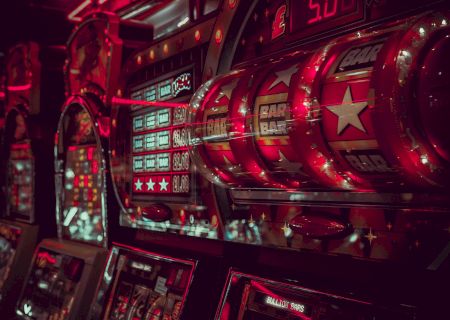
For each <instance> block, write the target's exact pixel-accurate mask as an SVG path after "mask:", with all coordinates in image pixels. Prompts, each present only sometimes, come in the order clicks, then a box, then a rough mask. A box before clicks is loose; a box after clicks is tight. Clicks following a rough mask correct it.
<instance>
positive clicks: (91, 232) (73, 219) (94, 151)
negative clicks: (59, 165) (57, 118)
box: [62, 145, 104, 244]
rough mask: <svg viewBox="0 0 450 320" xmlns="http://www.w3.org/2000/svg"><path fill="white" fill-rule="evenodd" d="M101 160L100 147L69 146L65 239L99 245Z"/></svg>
mask: <svg viewBox="0 0 450 320" xmlns="http://www.w3.org/2000/svg"><path fill="white" fill-rule="evenodd" d="M100 165H101V157H100V153H99V151H98V148H97V145H77V146H69V148H68V150H67V155H66V167H65V171H64V206H63V217H62V228H63V234H64V236H65V237H67V238H69V239H72V240H82V241H87V242H92V243H94V244H100V243H101V242H102V241H103V239H104V235H103V234H104V226H103V223H104V221H103V218H102V203H101V193H102V192H103V190H102V175H101V174H100V172H99V171H100V169H99V167H100Z"/></svg>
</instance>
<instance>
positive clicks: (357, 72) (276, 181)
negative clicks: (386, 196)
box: [189, 12, 450, 192]
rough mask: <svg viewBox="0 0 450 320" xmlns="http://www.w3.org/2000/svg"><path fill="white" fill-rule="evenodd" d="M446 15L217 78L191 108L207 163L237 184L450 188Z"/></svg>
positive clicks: (221, 178)
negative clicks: (447, 124) (446, 121)
mask: <svg viewBox="0 0 450 320" xmlns="http://www.w3.org/2000/svg"><path fill="white" fill-rule="evenodd" d="M447 21H448V14H443V13H439V12H437V13H431V14H427V15H425V16H419V17H412V18H408V19H406V20H402V21H399V22H397V23H394V24H391V25H387V26H384V27H382V28H379V29H374V30H367V31H359V32H356V33H353V34H350V35H347V36H343V37H341V38H338V39H335V40H332V41H330V42H329V43H328V44H326V45H325V46H323V47H321V48H319V49H318V50H315V51H308V52H302V51H296V52H293V53H291V54H288V55H285V56H282V57H278V58H273V59H271V60H270V61H268V62H266V63H265V64H264V65H263V66H261V67H259V66H257V65H256V66H249V67H247V68H246V69H245V70H236V71H231V72H229V73H228V74H226V75H221V76H218V77H217V78H215V79H213V80H211V81H208V82H207V83H206V84H204V85H203V86H202V87H201V88H200V89H199V90H198V91H197V92H196V94H195V95H194V97H193V99H192V100H191V103H190V110H189V114H190V120H189V126H190V144H191V146H192V148H191V151H192V158H193V159H194V161H195V162H196V164H197V167H198V168H200V170H201V171H202V172H203V173H204V176H205V177H206V178H208V180H209V181H211V182H213V183H216V184H221V185H227V186H229V187H233V188H254V189H279V190H292V191H295V190H324V189H325V190H326V189H328V190H355V191H371V190H376V191H396V192H398V191H402V190H403V191H405V190H408V191H411V190H420V189H422V190H424V189H427V190H430V189H434V190H438V191H439V190H443V189H446V188H448V184H449V183H448V181H449V179H448V178H449V168H450V166H449V163H448V153H449V150H450V149H449V140H448V136H449V135H448V132H447V131H448V130H447V129H446V128H447V126H446V124H445V121H443V120H442V118H441V116H442V115H446V114H447V112H448V110H447V109H448V108H446V102H445V101H447V100H446V98H445V97H446V91H447V90H446V89H444V88H445V85H444V84H448V82H449V81H448V79H447V78H448V74H449V70H448V68H446V67H444V65H446V64H445V63H444V62H443V60H442V59H444V58H443V57H444V56H445V55H442V54H439V55H438V54H436V52H437V50H438V49H439V50H440V52H442V51H445V50H448V46H449V40H448V39H449V34H450V28H449V27H448V22H447ZM416 97H418V99H416ZM431 97H432V98H431ZM430 99H431V100H430Z"/></svg>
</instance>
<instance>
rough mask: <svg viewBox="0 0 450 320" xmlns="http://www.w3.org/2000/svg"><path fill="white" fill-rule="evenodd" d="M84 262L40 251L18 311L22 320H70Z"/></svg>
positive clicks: (43, 250)
mask: <svg viewBox="0 0 450 320" xmlns="http://www.w3.org/2000/svg"><path fill="white" fill-rule="evenodd" d="M83 268H84V261H83V260H81V259H78V258H74V257H70V256H66V255H63V254H60V253H56V252H53V251H50V250H47V249H43V248H40V249H39V251H38V252H37V254H36V257H35V260H34V264H33V267H32V270H31V273H30V276H29V278H28V282H27V284H26V287H25V291H24V294H23V297H22V300H21V301H20V303H19V307H18V309H17V311H16V313H17V315H18V316H19V317H20V318H23V319H61V320H63V319H68V316H69V314H70V310H71V307H72V305H73V303H74V295H75V293H76V289H77V285H78V282H79V280H80V277H81V274H82V273H83Z"/></svg>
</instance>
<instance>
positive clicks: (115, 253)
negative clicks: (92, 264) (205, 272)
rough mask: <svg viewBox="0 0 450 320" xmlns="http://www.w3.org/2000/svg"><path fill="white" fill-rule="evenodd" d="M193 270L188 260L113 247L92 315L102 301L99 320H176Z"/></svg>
mask: <svg viewBox="0 0 450 320" xmlns="http://www.w3.org/2000/svg"><path fill="white" fill-rule="evenodd" d="M193 268H194V263H193V262H191V261H183V260H177V259H172V258H166V257H163V256H159V255H154V254H150V253H146V252H137V251H134V250H128V249H123V248H120V247H113V249H112V253H111V255H110V260H109V262H108V266H107V268H106V271H105V276H104V280H103V283H102V284H101V286H100V289H99V292H98V296H97V303H98V304H97V311H96V312H100V311H99V310H100V308H101V305H102V303H103V302H105V304H106V306H105V308H103V319H114V320H116V319H117V320H118V319H145V320H162V319H166V320H178V319H180V316H181V311H182V308H183V304H184V300H185V298H186V295H187V293H188V290H189V286H190V282H191V278H192V272H193ZM92 316H94V315H92ZM92 316H91V318H92ZM95 317H97V318H98V317H99V314H97V315H95Z"/></svg>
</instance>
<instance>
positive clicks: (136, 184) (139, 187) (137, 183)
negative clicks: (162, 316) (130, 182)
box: [134, 178, 143, 191]
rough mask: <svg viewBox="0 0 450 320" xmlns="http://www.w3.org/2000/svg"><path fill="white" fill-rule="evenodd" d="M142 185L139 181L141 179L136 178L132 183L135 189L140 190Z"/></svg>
mask: <svg viewBox="0 0 450 320" xmlns="http://www.w3.org/2000/svg"><path fill="white" fill-rule="evenodd" d="M142 185H143V183H142V182H141V180H140V179H139V178H138V179H137V181H136V182H135V183H134V186H135V187H136V191H138V190H141V191H142Z"/></svg>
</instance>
